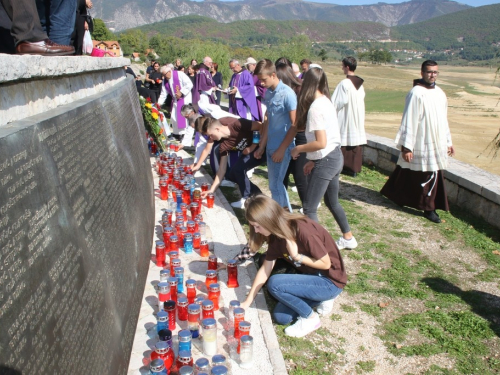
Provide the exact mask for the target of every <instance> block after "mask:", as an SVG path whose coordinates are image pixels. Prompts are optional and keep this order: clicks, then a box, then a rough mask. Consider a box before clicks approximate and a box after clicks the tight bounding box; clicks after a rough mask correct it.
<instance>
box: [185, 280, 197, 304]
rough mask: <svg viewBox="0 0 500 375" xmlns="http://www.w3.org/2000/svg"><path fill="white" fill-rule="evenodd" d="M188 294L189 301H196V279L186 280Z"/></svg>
mask: <svg viewBox="0 0 500 375" xmlns="http://www.w3.org/2000/svg"><path fill="white" fill-rule="evenodd" d="M186 295H187V299H188V302H189V303H194V299H195V298H196V280H193V279H189V280H186Z"/></svg>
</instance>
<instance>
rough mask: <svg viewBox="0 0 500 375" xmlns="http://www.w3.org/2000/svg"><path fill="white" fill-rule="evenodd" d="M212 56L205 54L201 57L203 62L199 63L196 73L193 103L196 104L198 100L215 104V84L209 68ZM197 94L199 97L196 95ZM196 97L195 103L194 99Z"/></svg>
mask: <svg viewBox="0 0 500 375" xmlns="http://www.w3.org/2000/svg"><path fill="white" fill-rule="evenodd" d="M212 64H213V62H212V58H211V57H209V56H206V57H205V58H204V59H203V63H202V64H200V70H198V74H196V84H195V91H196V94H195V95H194V98H193V104H197V105H198V106H199V104H198V102H202V103H206V104H216V102H215V95H214V91H215V88H216V87H217V85H216V84H215V82H214V80H213V79H212V73H210V68H211V67H212ZM198 95H199V97H198ZM196 99H197V102H196V103H195V102H194V100H196Z"/></svg>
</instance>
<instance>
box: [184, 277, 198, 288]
mask: <svg viewBox="0 0 500 375" xmlns="http://www.w3.org/2000/svg"><path fill="white" fill-rule="evenodd" d="M186 286H187V287H188V288H195V287H196V280H193V279H187V280H186Z"/></svg>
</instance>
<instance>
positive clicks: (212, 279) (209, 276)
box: [205, 270, 217, 290]
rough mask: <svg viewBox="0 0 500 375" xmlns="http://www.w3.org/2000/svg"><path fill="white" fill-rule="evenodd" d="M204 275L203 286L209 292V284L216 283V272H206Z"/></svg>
mask: <svg viewBox="0 0 500 375" xmlns="http://www.w3.org/2000/svg"><path fill="white" fill-rule="evenodd" d="M205 275H206V279H205V286H206V287H207V290H209V288H210V284H214V283H217V271H214V270H207V272H206V274H205Z"/></svg>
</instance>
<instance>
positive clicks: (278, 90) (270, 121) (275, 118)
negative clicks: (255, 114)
mask: <svg viewBox="0 0 500 375" xmlns="http://www.w3.org/2000/svg"><path fill="white" fill-rule="evenodd" d="M255 73H256V74H257V76H258V77H259V80H260V83H261V85H262V86H264V87H266V88H267V91H266V95H265V97H264V104H265V105H266V107H267V112H266V116H265V120H264V123H263V126H262V132H261V137H260V142H259V148H258V149H257V150H256V151H255V154H254V157H255V158H257V159H259V158H260V157H261V156H262V153H263V151H264V149H265V150H266V157H267V171H268V179H269V190H271V195H272V198H273V199H274V200H275V201H276V202H278V203H279V204H280V205H281V206H282V207H286V208H288V209H289V210H290V212H291V211H292V207H291V205H290V201H289V199H288V193H287V191H286V188H285V185H284V184H283V179H284V178H285V174H286V171H287V169H288V164H290V159H291V154H290V152H291V150H292V148H293V147H295V142H294V138H295V135H296V133H297V131H296V128H295V114H296V110H297V96H296V95H295V92H293V90H292V89H291V88H290V87H288V86H287V85H285V84H284V83H283V82H281V80H280V79H279V78H278V76H277V75H276V67H275V66H274V63H273V62H272V61H271V60H268V59H265V60H260V61H259V62H258V64H257V67H256V68H255Z"/></svg>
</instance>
